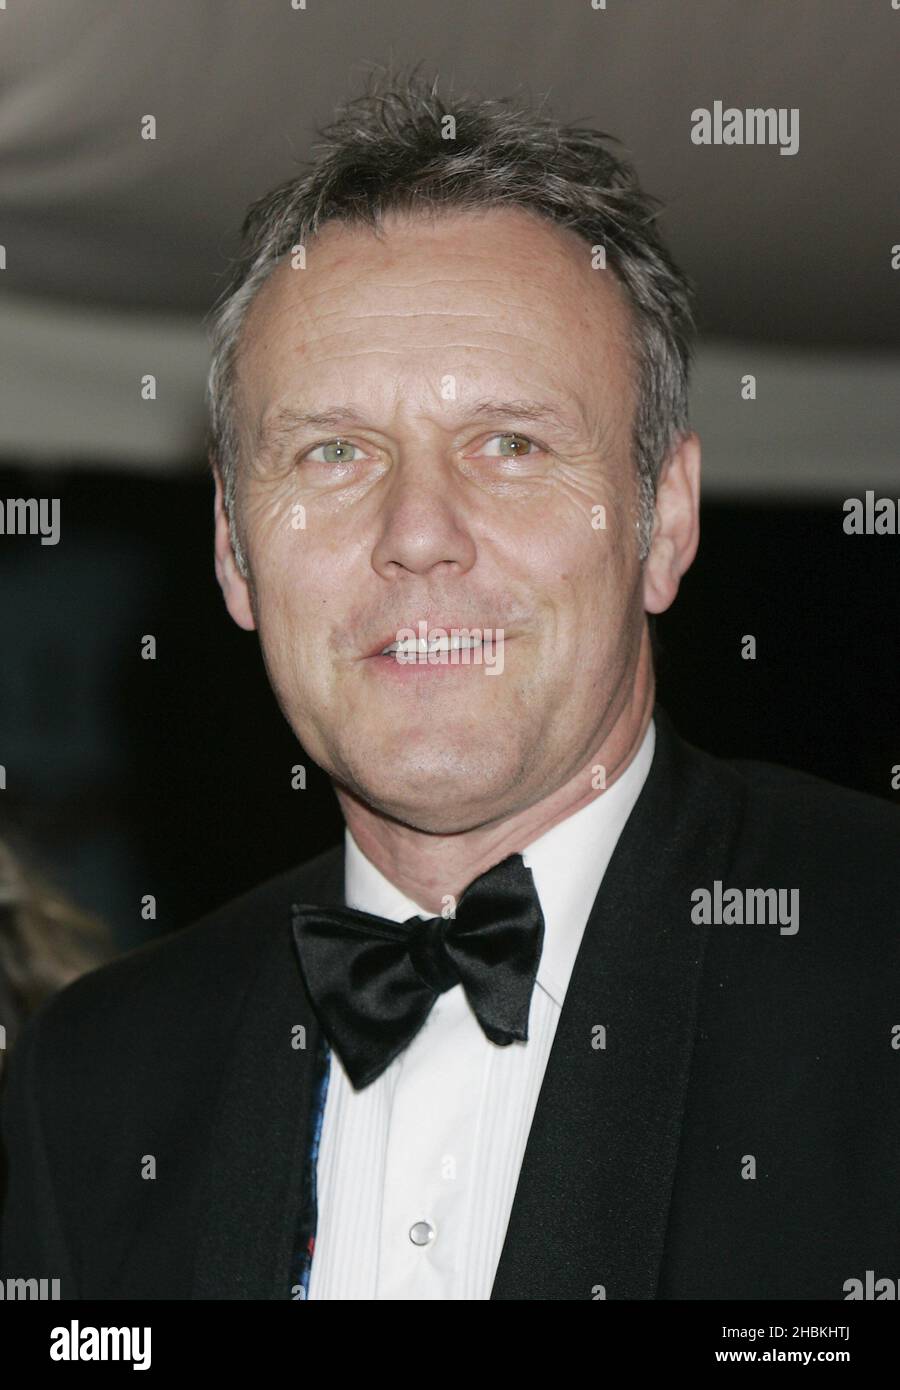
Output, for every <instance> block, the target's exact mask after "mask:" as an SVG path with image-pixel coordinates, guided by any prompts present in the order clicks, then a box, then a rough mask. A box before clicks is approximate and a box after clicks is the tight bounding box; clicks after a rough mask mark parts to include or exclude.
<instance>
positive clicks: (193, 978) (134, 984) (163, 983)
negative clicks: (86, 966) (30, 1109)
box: [25, 846, 343, 1051]
mask: <svg viewBox="0 0 900 1390" xmlns="http://www.w3.org/2000/svg"><path fill="white" fill-rule="evenodd" d="M342 857H343V848H342V847H341V846H337V847H335V848H333V849H330V850H326V851H325V852H324V853H323V854H320V855H318V856H317V857H316V858H315V859H311V860H309V861H307V862H306V863H304V864H301V865H299V866H295V867H293V868H290V869H287V870H284V871H283V872H281V873H278V874H275V875H273V876H272V877H271V878H269V879H266V880H265V881H264V882H263V883H260V884H256V885H255V886H254V887H253V888H250V889H248V890H247V891H246V892H245V893H242V894H240V896H238V897H236V898H232V899H230V900H229V901H228V902H226V903H223V904H221V905H220V906H219V907H217V908H215V909H213V910H212V911H210V912H208V913H206V914H204V916H203V917H201V918H198V919H197V920H196V921H195V922H193V923H191V924H190V925H189V926H186V927H181V928H178V929H176V930H175V931H173V932H170V933H168V934H166V935H165V936H162V937H159V938H157V939H155V940H153V941H150V942H147V943H145V944H144V945H141V946H137V947H134V948H133V949H132V950H130V951H126V952H125V953H124V954H122V955H120V956H118V957H116V958H115V959H114V960H111V961H108V962H106V963H105V964H104V965H102V966H100V967H98V968H97V969H96V970H91V971H89V972H88V973H86V974H84V975H81V976H79V978H78V979H77V980H73V981H72V982H71V983H70V984H68V985H66V986H65V987H64V988H63V989H61V990H59V991H58V992H57V993H56V994H54V995H53V996H52V997H51V998H50V999H48V1000H46V1001H45V1002H44V1003H43V1004H42V1005H41V1006H40V1007H39V1008H38V1009H37V1010H35V1012H34V1014H33V1015H32V1016H31V1018H30V1019H29V1020H28V1023H26V1025H25V1027H26V1028H28V1024H29V1023H31V1024H33V1025H35V1027H34V1029H33V1030H32V1029H29V1032H30V1031H37V1026H38V1025H39V1027H40V1031H41V1032H42V1033H43V1034H44V1036H45V1037H47V1035H55V1036H56V1037H58V1038H59V1039H60V1041H61V1042H63V1041H65V1040H68V1041H69V1042H70V1043H71V1041H72V1040H74V1039H75V1038H77V1039H78V1041H79V1042H80V1043H82V1044H85V1043H89V1042H90V1040H91V1039H93V1040H94V1041H95V1043H96V1047H97V1048H98V1049H99V1050H101V1051H106V1050H108V1048H109V1046H110V1042H111V1040H112V1039H113V1038H115V1037H117V1036H118V1037H122V1036H123V1035H124V1034H125V1033H126V1032H127V1034H128V1035H129V1036H133V1037H141V1036H143V1037H145V1038H146V1037H147V1036H155V1037H159V1036H160V1035H161V1032H162V1030H165V1034H166V1036H167V1037H169V1038H170V1039H171V1038H172V1037H173V1035H174V1036H179V1035H181V1036H183V1035H184V1034H185V1032H186V1030H190V1028H191V1027H192V1026H193V1023H192V1020H193V1021H194V1022H196V1020H197V1019H198V1017H202V1022H203V1026H204V1028H206V1029H208V1028H210V1027H215V1026H216V1023H217V1021H218V1022H219V1024H220V1026H223V1027H224V1026H227V1025H228V1024H229V1022H230V1019H231V1018H232V1017H233V1013H234V1010H235V1009H236V1008H237V1007H238V1006H239V1003H240V1000H241V999H242V998H243V996H244V994H245V992H246V990H247V989H248V988H249V986H250V984H251V983H252V980H253V978H254V975H255V972H256V969H257V967H258V964H259V961H260V960H261V958H262V953H263V950H264V948H265V947H266V946H267V945H268V944H269V943H270V942H271V941H272V939H273V937H274V936H275V935H276V934H278V933H279V932H284V933H285V934H286V933H287V930H288V923H289V911H290V904H291V902H293V901H295V900H296V899H297V898H298V897H299V896H303V897H306V896H309V897H311V898H315V897H317V896H318V895H319V894H322V895H325V894H326V893H327V892H328V890H329V888H330V889H331V891H332V892H333V888H334V885H335V884H336V883H337V882H338V880H339V879H341V877H342V875H341V866H342ZM211 1002H218V1004H219V1005H220V1006H221V1007H220V1008H218V1009H216V1008H210V1004H211ZM198 1011H199V1013H198ZM51 1046H52V1043H51Z"/></svg>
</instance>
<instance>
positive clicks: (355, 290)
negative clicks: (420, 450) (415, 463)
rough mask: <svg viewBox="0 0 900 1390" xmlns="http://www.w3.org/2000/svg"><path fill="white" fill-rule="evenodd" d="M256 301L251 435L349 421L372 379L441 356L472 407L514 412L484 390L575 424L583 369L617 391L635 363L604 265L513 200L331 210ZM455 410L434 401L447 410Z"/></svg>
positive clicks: (248, 342) (423, 366) (250, 361)
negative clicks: (358, 394)
mask: <svg viewBox="0 0 900 1390" xmlns="http://www.w3.org/2000/svg"><path fill="white" fill-rule="evenodd" d="M525 264H527V265H528V267H529V273H528V274H527V275H525V274H522V266H523V265H525ZM601 276H602V279H601V278H599V277H601ZM258 301H259V302H258V304H257V305H254V306H251V310H250V313H249V314H248V318H247V321H246V324H245V331H244V334H243V335H242V337H243V344H242V348H241V352H240V354H239V356H240V358H243V359H244V361H243V363H242V364H241V370H240V371H239V375H240V377H241V378H244V380H245V381H246V377H245V370H244V369H245V367H246V368H248V369H249V375H250V376H251V377H255V389H254V388H253V386H252V385H251V390H250V395H251V396H253V397H255V398H256V399H255V401H253V405H254V406H255V407H256V408H255V409H252V410H251V415H252V417H253V425H252V429H253V433H254V434H255V435H257V437H258V439H259V442H260V443H263V440H264V439H265V442H266V443H268V441H269V440H270V439H271V438H274V437H276V436H277V435H278V434H280V433H281V434H283V433H285V432H286V431H287V430H291V429H296V428H297V427H299V426H300V425H302V424H305V423H308V424H315V425H319V426H321V427H323V428H329V427H331V426H332V425H334V426H338V425H340V426H342V427H346V426H347V425H349V424H352V423H353V422H354V418H353V417H354V415H363V414H365V413H366V411H367V409H368V408H370V407H371V405H372V400H371V394H372V390H373V389H374V387H377V386H378V383H379V381H383V382H384V389H385V390H387V388H388V385H389V384H390V381H391V379H392V377H394V376H396V378H397V383H398V387H399V385H400V378H401V376H403V377H405V378H409V380H408V381H404V382H403V385H404V386H407V387H411V386H412V385H413V381H414V380H415V379H416V378H417V377H419V376H421V375H422V374H423V373H425V374H427V375H428V377H429V378H430V377H432V376H433V375H434V372H435V371H436V370H438V367H440V373H439V374H442V373H450V374H451V375H452V374H453V373H454V371H457V370H458V375H459V378H460V379H459V380H455V381H454V383H453V390H454V391H456V390H459V392H460V399H461V404H462V406H463V407H464V408H465V411H466V415H467V418H468V417H470V416H473V415H477V414H484V415H487V414H491V413H493V414H497V415H500V414H508V415H510V416H512V415H514V414H516V412H515V411H514V410H512V409H503V408H500V406H498V407H497V408H496V409H493V408H492V407H491V402H492V401H494V402H499V403H501V405H502V403H506V404H507V405H509V404H510V403H512V402H515V401H519V402H520V403H521V405H522V409H521V410H520V411H519V414H520V417H521V418H522V420H523V421H527V420H528V419H532V420H535V421H537V422H541V421H542V420H547V421H551V420H552V419H553V417H554V416H555V421H556V423H557V424H559V425H560V427H566V426H568V427H570V428H575V427H576V426H577V424H578V418H577V417H578V415H579V414H580V413H581V412H580V410H579V404H580V401H581V399H582V398H583V396H584V392H585V389H586V387H587V386H588V383H590V382H593V383H595V385H596V387H597V388H598V390H599V394H600V396H603V395H604V394H606V393H607V392H608V391H609V389H610V384H612V385H613V388H614V393H615V394H616V395H621V388H622V385H623V381H627V380H628V379H629V378H630V375H631V369H630V360H628V359H630V344H629V340H628V309H627V307H626V305H625V301H624V298H623V293H622V291H621V290H620V289H619V288H618V287H615V288H614V287H613V280H612V274H611V272H610V273H607V272H603V271H594V270H593V269H592V259H591V248H590V247H589V246H588V245H587V243H586V242H585V241H584V240H583V239H582V238H581V237H577V236H575V235H574V234H573V233H569V232H567V231H565V229H561V228H557V227H555V226H554V225H553V224H552V223H550V222H548V221H547V220H546V219H541V218H538V217H536V216H533V215H529V214H528V213H522V212H521V211H520V210H518V209H510V208H506V209H502V208H501V209H492V210H490V211H489V212H478V213H475V214H472V213H468V212H463V213H453V214H447V215H446V216H440V217H436V218H432V217H409V216H407V217H399V216H398V217H394V218H388V219H386V221H385V223H384V225H383V227H382V228H381V229H380V232H379V235H377V236H376V234H375V232H374V231H373V229H371V228H369V227H364V226H363V227H359V226H353V225H347V224H343V223H339V224H338V223H336V224H329V225H327V226H326V227H325V228H324V229H323V232H322V234H321V236H320V237H319V238H317V239H315V240H314V241H313V242H312V244H311V247H310V251H309V254H308V256H307V258H306V268H305V269H295V268H294V266H293V265H292V264H291V262H290V260H289V259H286V260H285V261H284V262H283V263H282V265H281V266H279V267H278V269H277V270H276V271H275V272H274V273H273V275H272V276H271V277H270V281H269V282H268V283H267V285H265V286H264V287H263V289H262V290H261V291H260V294H259V296H258ZM254 310H255V313H254ZM435 363H437V366H436V365H435ZM348 369H351V370H352V371H353V374H354V375H355V376H357V377H362V376H365V377H366V378H367V381H366V390H365V392H364V393H363V399H362V400H361V401H360V404H359V406H357V404H356V403H355V402H354V401H353V400H352V394H353V393H352V392H349V391H348V390H347V389H346V387H345V386H344V381H343V378H345V377H346V375H347V370H348ZM603 379H605V381H606V387H605V389H604V386H603V385H602V384H601V381H602V380H603ZM247 384H248V385H250V383H249V382H248V383H247ZM242 385H243V382H242ZM379 389H380V388H379ZM241 394H242V395H244V392H243V391H242V392H241ZM426 394H428V393H426ZM591 394H593V392H592V391H591ZM245 399H246V400H247V404H248V405H250V404H251V402H250V399H249V397H245ZM451 399H452V397H451ZM589 413H590V411H589ZM452 414H453V411H452V410H450V409H449V408H445V409H444V410H442V419H443V420H445V421H447V422H450V417H451V415H452ZM248 423H249V421H248Z"/></svg>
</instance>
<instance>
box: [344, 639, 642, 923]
mask: <svg viewBox="0 0 900 1390" xmlns="http://www.w3.org/2000/svg"><path fill="white" fill-rule="evenodd" d="M636 675H637V677H638V678H637V679H635V681H634V682H633V684H632V686H631V689H630V693H629V696H628V698H627V699H626V701H625V703H624V704H623V705H622V707H621V708H620V709H619V710H618V712H616V713H614V714H613V715H612V717H611V719H610V721H609V723H608V727H607V728H606V729H605V730H604V731H602V732H601V734H600V736H599V739H598V742H597V744H596V747H595V749H594V751H593V753H592V754H591V756H590V758H588V759H587V760H586V762H585V763H583V764H582V766H581V767H580V768H579V769H578V771H577V772H576V773H575V774H574V775H573V776H571V777H570V778H569V779H568V780H567V781H566V782H565V783H563V785H561V786H559V787H556V788H554V789H552V790H551V791H550V792H548V794H547V795H546V796H544V797H542V798H541V799H540V800H539V801H537V802H535V803H533V804H532V805H530V806H528V807H526V808H524V809H522V810H520V811H515V812H513V813H512V814H510V815H509V816H506V817H503V818H501V819H499V820H496V821H491V822H488V823H487V824H485V825H478V826H474V827H473V828H472V829H471V830H462V831H458V832H457V833H456V834H453V835H434V834H430V833H428V832H427V831H422V830H416V829H415V827H413V826H409V825H403V824H402V823H400V822H398V821H394V820H389V819H387V818H386V817H384V816H381V815H379V813H378V812H377V811H375V810H374V809H373V808H372V807H371V806H368V805H366V803H365V802H363V801H361V800H359V799H357V798H356V797H355V796H353V795H352V794H351V793H349V792H347V791H345V790H344V789H343V788H340V787H336V788H335V790H336V794H337V797H338V801H339V802H340V805H341V810H342V811H343V814H344V818H345V820H346V822H347V826H348V828H349V830H350V833H351V834H352V836H353V838H354V840H355V841H356V843H357V845H358V846H359V848H360V849H361V850H362V852H363V854H365V855H366V857H367V858H368V859H369V860H371V862H372V863H373V864H374V865H375V867H376V868H377V869H379V870H380V871H381V873H383V874H384V876H385V878H387V879H388V880H389V881H390V882H391V883H393V884H394V885H395V887H397V888H399V889H400V891H401V892H402V893H404V894H405V895H406V896H407V897H408V898H411V899H412V900H413V902H415V903H418V904H419V906H421V907H422V908H423V909H424V910H425V911H427V912H434V913H438V912H440V911H441V907H442V904H443V902H444V899H445V895H447V894H450V895H452V896H453V897H455V898H458V897H459V896H460V895H461V894H462V892H463V890H464V889H465V888H467V887H468V885H469V884H470V883H472V882H474V880H475V879H476V878H478V877H479V875H480V874H483V873H485V872H486V871H487V870H488V869H490V868H492V867H493V865H494V864H498V863H499V862H500V861H501V860H502V859H505V858H507V856H508V855H510V854H518V853H521V851H522V850H523V849H525V848H526V846H527V845H530V844H532V843H533V842H534V841H535V840H537V839H538V838H539V837H540V836H541V835H544V834H545V833H546V832H547V831H548V830H551V829H552V828H553V826H554V825H558V824H559V823H560V821H564V820H567V819H568V817H569V816H572V815H574V814H575V812H576V811H580V810H581V808H582V807H583V806H587V805H588V804H589V802H591V801H594V800H596V798H597V797H598V796H603V795H604V793H605V792H606V791H608V790H609V788H610V787H611V786H612V785H613V784H614V783H615V782H617V781H618V779H619V778H620V777H621V776H622V774H623V772H624V771H625V770H626V768H627V767H628V765H629V763H630V762H631V761H632V759H633V758H634V756H635V754H636V753H637V751H638V749H639V748H640V746H641V743H642V742H643V738H644V734H645V733H646V732H647V727H648V725H649V723H650V720H651V718H652V715H653V701H654V695H655V682H654V678H653V668H652V663H651V662H650V659H649V648H648V642H647V636H646V630H645V640H644V641H643V642H642V644H641V653H640V657H639V660H638V671H637V673H636ZM598 764H600V765H602V766H603V768H604V769H605V773H606V776H605V785H604V787H602V788H594V786H593V785H592V780H593V779H592V772H593V768H594V767H596V766H597V765H598Z"/></svg>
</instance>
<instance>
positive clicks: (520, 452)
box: [482, 434, 540, 458]
mask: <svg viewBox="0 0 900 1390" xmlns="http://www.w3.org/2000/svg"><path fill="white" fill-rule="evenodd" d="M539 447H540V446H539V445H537V444H535V442H534V440H533V439H527V438H526V436H525V435H524V434H495V435H493V436H492V437H491V438H490V439H488V440H486V441H485V444H484V447H483V449H482V453H484V454H487V456H488V458H522V457H524V456H526V455H527V454H530V453H535V452H537V451H538V450H539Z"/></svg>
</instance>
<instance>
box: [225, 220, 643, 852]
mask: <svg viewBox="0 0 900 1390" xmlns="http://www.w3.org/2000/svg"><path fill="white" fill-rule="evenodd" d="M628 323H629V319H628V310H627V307H626V303H625V299H624V294H623V292H622V291H621V289H620V287H619V285H618V284H617V282H616V281H615V280H614V279H613V276H612V272H610V271H604V270H602V269H594V268H592V264H591V248H590V247H589V246H588V245H587V244H586V243H585V242H583V241H582V240H581V239H580V238H578V237H576V236H575V235H574V234H572V233H570V232H568V231H564V230H561V229H558V228H556V227H554V226H552V225H551V224H549V223H546V222H543V221H541V220H539V219H537V218H534V217H531V216H530V215H529V214H527V213H525V212H522V211H520V210H513V209H499V210H496V211H489V212H484V213H482V212H478V213H468V212H464V213H454V214H453V215H445V216H441V217H440V218H438V219H435V220H433V221H432V220H426V219H422V218H417V219H414V220H413V219H406V218H391V219H389V220H388V221H387V223H386V225H385V230H384V236H383V238H382V239H379V238H377V237H376V236H375V235H374V233H372V232H371V231H369V230H368V229H359V228H350V227H346V226H342V225H339V224H331V225H328V226H326V227H325V228H324V230H323V232H322V234H321V235H320V236H319V237H318V238H317V239H316V240H315V241H314V243H312V244H311V245H310V246H309V247H307V259H306V268H305V269H299V268H298V269H293V268H292V267H291V266H290V265H289V264H287V263H283V264H282V265H281V266H280V267H279V269H278V270H277V271H276V272H275V273H274V275H273V276H272V277H271V279H270V280H269V281H268V282H267V284H266V285H265V286H264V287H263V289H262V290H261V291H260V293H259V294H258V296H257V298H256V300H255V301H254V303H253V305H252V307H251V310H250V313H249V315H248V318H247V321H246V324H245V327H244V333H243V336H242V340H241V348H240V354H239V366H238V402H237V405H238V410H239V412H240V421H241V426H242V429H243V431H244V444H243V458H242V463H241V469H240V472H239V478H238V492H237V509H238V510H237V516H238V524H239V530H240V534H241V535H242V538H243V542H244V548H245V553H246V555H247V559H248V564H249V568H250V585H249V587H248V586H246V585H244V583H243V581H242V580H241V579H240V578H239V577H237V576H235V575H234V573H232V574H231V578H230V580H229V582H228V584H227V585H226V586H225V587H226V597H227V600H228V604H229V608H230V611H231V612H232V615H233V616H234V617H235V618H236V619H237V621H239V622H241V623H242V624H243V625H244V626H247V627H250V626H253V625H254V623H255V625H256V626H257V627H258V629H259V634H260V641H261V645H262V650H263V654H264V658H265V663H266V667H267V670H268V674H269V678H270V680H271V683H272V686H273V689H274V690H275V693H276V696H277V698H278V700H279V703H280V705H281V708H282V709H283V711H284V713H285V715H286V717H287V719H288V721H289V722H290V724H291V726H292V728H293V729H294V732H295V733H296V735H297V738H298V739H299V740H300V742H301V743H302V745H303V747H304V748H305V749H306V751H307V753H308V755H309V756H310V757H311V758H313V759H314V761H315V762H317V763H318V764H319V765H320V766H321V767H323V768H324V769H325V770H326V771H327V772H328V773H329V774H330V775H331V776H332V777H333V778H334V779H335V780H336V781H337V783H338V784H339V785H342V786H343V787H345V788H347V789H349V791H350V792H352V793H353V794H354V795H355V796H357V797H359V798H360V799H362V800H363V801H364V802H366V803H367V804H369V805H370V806H372V807H374V808H375V809H376V810H377V811H379V812H380V813H381V814H384V815H388V816H390V817H393V818H395V819H398V820H400V821H402V822H404V823H406V824H409V825H412V826H414V827H416V828H418V829H421V830H427V831H432V832H437V833H453V832H455V831H459V830H463V829H470V828H473V827H475V826H478V825H484V824H487V823H489V822H491V821H494V820H501V819H505V818H506V817H508V816H510V815H512V814H515V813H516V812H518V811H521V810H524V809H525V808H527V807H529V806H531V805H533V804H534V803H536V802H537V801H539V800H541V799H542V798H543V797H545V796H547V795H548V794H549V793H551V792H553V791H554V790H556V789H557V788H558V787H560V786H562V785H563V784H564V783H566V782H567V781H568V780H569V779H570V778H571V777H573V776H574V775H575V774H576V773H577V772H578V771H579V769H580V768H582V767H584V766H585V764H587V763H588V762H589V760H590V758H591V755H592V753H593V752H594V751H595V750H596V749H597V748H598V747H599V745H600V743H601V742H602V738H603V736H604V734H605V731H606V730H607V729H608V727H609V724H610V722H611V718H612V717H613V716H614V715H615V714H617V713H618V711H619V709H620V708H621V704H622V701H623V699H624V698H625V697H626V694H627V692H628V691H629V690H630V688H631V685H632V683H633V680H634V672H635V666H636V661H637V654H638V648H639V643H640V638H641V632H642V627H643V621H644V618H643V603H642V596H641V566H640V562H639V558H638V535H637V528H636V521H637V517H638V488H637V480H636V477H635V471H634V466H633V462H632V457H631V424H632V417H633V411H634V404H635V386H634V369H633V365H632V359H631V357H630V354H629V348H628ZM288 411H290V412H292V413H293V417H294V420H293V423H291V422H288V421H286V420H285V419H282V421H281V428H280V429H279V428H278V425H277V421H278V417H279V415H280V414H281V413H282V412H288ZM300 415H309V416H317V417H322V418H321V419H319V420H318V421H309V422H307V423H303V422H298V421H297V420H296V417H297V416H300ZM335 441H339V442H338V443H335ZM420 624H424V625H425V628H424V629H422V628H421V627H420ZM435 628H440V629H443V630H445V631H447V630H450V629H453V628H464V629H482V630H483V629H490V630H492V631H493V632H499V633H502V635H503V637H502V647H501V648H499V649H495V651H494V660H495V662H496V665H498V666H499V665H500V661H501V660H502V671H500V670H494V671H493V672H491V670H490V667H489V666H487V665H486V664H484V663H483V661H481V662H479V661H478V660H476V659H472V660H470V661H469V663H467V664H466V663H464V662H463V661H462V660H461V659H457V661H455V662H454V661H452V660H448V659H447V658H446V657H445V658H444V660H443V661H438V662H436V663H433V664H432V663H429V662H421V661H417V662H405V663H404V662H399V661H398V660H397V658H396V656H381V655H379V653H380V652H381V651H382V649H383V648H385V647H386V646H388V644H389V643H391V642H393V641H395V640H396V638H397V635H398V633H400V632H401V631H402V630H403V629H411V630H412V631H413V632H415V633H418V632H420V631H422V630H425V631H428V632H431V631H432V630H433V629H435ZM487 655H488V656H489V655H490V653H488V654H487ZM472 656H473V658H475V657H476V653H475V652H473V653H472ZM498 657H499V658H500V659H499V660H498Z"/></svg>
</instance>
